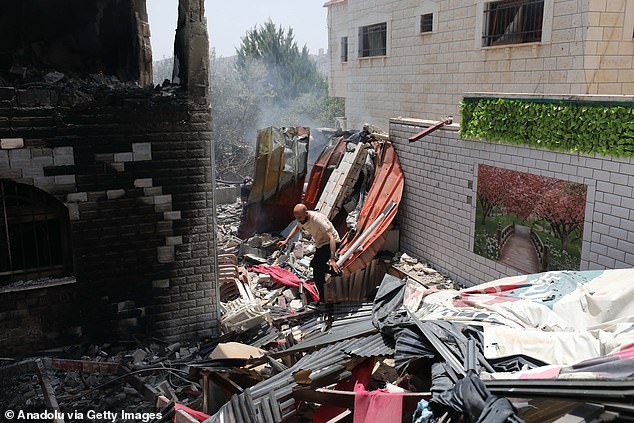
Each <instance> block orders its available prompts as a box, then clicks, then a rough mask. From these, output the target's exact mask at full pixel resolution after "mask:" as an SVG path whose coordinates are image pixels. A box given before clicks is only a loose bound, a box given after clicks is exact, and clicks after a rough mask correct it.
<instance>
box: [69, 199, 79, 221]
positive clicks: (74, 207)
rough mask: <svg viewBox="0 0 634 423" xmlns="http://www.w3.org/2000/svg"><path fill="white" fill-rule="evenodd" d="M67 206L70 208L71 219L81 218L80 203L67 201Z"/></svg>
mask: <svg viewBox="0 0 634 423" xmlns="http://www.w3.org/2000/svg"><path fill="white" fill-rule="evenodd" d="M66 207H67V208H68V218H69V219H70V220H79V204H77V203H67V204H66Z"/></svg>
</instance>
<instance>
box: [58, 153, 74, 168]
mask: <svg viewBox="0 0 634 423" xmlns="http://www.w3.org/2000/svg"><path fill="white" fill-rule="evenodd" d="M53 164H54V165H55V166H72V165H74V164H75V157H74V156H73V155H72V154H71V155H58V154H53Z"/></svg>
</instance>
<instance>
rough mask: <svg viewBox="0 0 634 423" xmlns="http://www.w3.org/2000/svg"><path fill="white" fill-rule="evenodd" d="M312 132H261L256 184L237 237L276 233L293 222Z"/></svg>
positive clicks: (300, 196) (256, 166) (253, 186)
mask: <svg viewBox="0 0 634 423" xmlns="http://www.w3.org/2000/svg"><path fill="white" fill-rule="evenodd" d="M309 138H310V129H309V128H305V127H301V126H298V127H290V128H275V127H269V128H265V129H261V130H259V131H258V135H257V146H256V159H255V173H254V177H253V185H252V187H251V191H250V193H249V197H248V201H247V206H246V209H245V210H244V213H243V216H242V221H241V223H240V228H239V229H238V236H239V237H240V238H242V239H245V238H248V237H250V236H251V235H253V234H254V233H256V232H257V233H262V232H277V231H281V230H282V229H284V228H285V227H286V226H287V225H288V224H289V223H290V222H291V221H292V220H293V213H292V211H293V206H294V205H295V204H297V203H299V202H300V201H301V199H302V193H303V189H304V180H305V179H306V172H307V158H308V147H309Z"/></svg>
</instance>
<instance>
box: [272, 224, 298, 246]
mask: <svg viewBox="0 0 634 423" xmlns="http://www.w3.org/2000/svg"><path fill="white" fill-rule="evenodd" d="M299 230H300V229H299V224H298V225H295V227H294V228H293V230H292V231H291V233H290V234H288V236H287V237H286V239H285V240H284V241H280V242H278V243H277V248H282V247H283V246H285V245H286V244H288V241H290V240H291V239H293V237H294V236H295V235H296V234H297V232H299Z"/></svg>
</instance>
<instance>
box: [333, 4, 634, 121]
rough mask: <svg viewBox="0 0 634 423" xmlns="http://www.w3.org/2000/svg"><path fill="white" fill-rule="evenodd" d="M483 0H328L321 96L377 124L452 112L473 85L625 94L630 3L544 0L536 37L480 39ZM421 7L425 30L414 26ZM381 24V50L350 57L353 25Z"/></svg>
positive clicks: (632, 38)
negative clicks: (344, 54) (326, 92)
mask: <svg viewBox="0 0 634 423" xmlns="http://www.w3.org/2000/svg"><path fill="white" fill-rule="evenodd" d="M487 2H488V0H441V1H436V0H423V1H420V0H404V1H393V0H376V1H367V0H346V1H343V2H329V4H330V6H329V8H328V25H329V31H328V32H329V48H330V57H331V65H330V73H329V80H330V95H331V96H336V97H345V98H346V117H347V118H348V127H350V128H360V127H361V126H362V125H363V123H365V122H369V123H372V124H375V125H379V126H384V127H386V126H387V125H388V121H389V119H390V118H392V117H395V116H409V117H425V118H427V119H435V120H440V119H441V118H443V117H445V116H447V115H451V116H454V118H456V119H459V113H458V109H459V103H460V100H461V99H462V97H463V96H464V94H465V93H468V92H476V91H477V92H506V93H543V94H611V95H614V94H625V95H631V94H634V64H633V61H632V60H633V59H632V58H633V55H634V3H632V2H628V1H626V0H579V1H570V0H545V1H544V16H543V27H542V38H541V42H535V43H526V44H511V45H499V46H492V47H482V29H483V14H484V8H485V5H486V3H487ZM427 13H432V14H433V19H434V29H433V31H432V32H429V33H423V34H421V33H420V17H421V15H422V14H427ZM382 22H386V23H387V54H386V55H385V56H379V57H371V58H364V57H358V53H357V51H358V47H357V46H358V29H359V27H361V26H364V25H371V24H376V23H382ZM344 36H347V37H348V50H349V54H348V56H349V58H348V62H347V63H341V60H340V58H339V57H340V40H341V37H344Z"/></svg>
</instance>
